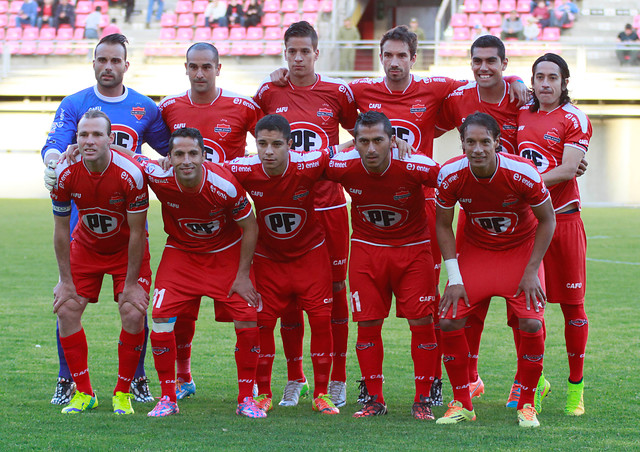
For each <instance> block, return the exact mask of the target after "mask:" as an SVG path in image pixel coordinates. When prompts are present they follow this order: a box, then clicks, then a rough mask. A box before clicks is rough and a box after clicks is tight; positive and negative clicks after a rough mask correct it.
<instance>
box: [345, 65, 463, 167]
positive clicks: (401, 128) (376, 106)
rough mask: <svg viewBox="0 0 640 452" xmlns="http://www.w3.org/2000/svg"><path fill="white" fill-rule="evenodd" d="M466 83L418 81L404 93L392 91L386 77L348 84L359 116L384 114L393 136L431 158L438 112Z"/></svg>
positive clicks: (414, 78) (435, 79)
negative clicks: (369, 113) (370, 112)
mask: <svg viewBox="0 0 640 452" xmlns="http://www.w3.org/2000/svg"><path fill="white" fill-rule="evenodd" d="M465 83H467V82H462V81H457V80H453V79H450V78H447V77H418V76H416V75H413V74H412V75H411V82H410V83H409V86H407V87H406V88H405V89H404V91H391V90H390V89H389V87H388V86H387V84H386V81H385V77H379V78H375V79H371V78H363V79H360V80H355V81H353V82H351V83H350V84H349V86H350V87H351V90H352V91H353V95H354V96H355V99H356V106H357V107H358V110H360V111H361V112H366V111H370V110H375V111H379V112H381V113H384V114H385V115H386V116H387V118H389V120H390V121H391V125H392V126H393V130H394V133H395V135H396V136H397V137H398V138H401V139H403V140H404V141H406V142H407V143H409V144H410V145H411V146H413V147H414V148H415V149H416V151H417V152H418V154H422V155H426V156H427V157H433V137H434V129H435V125H436V119H437V114H438V110H439V109H440V106H441V104H442V102H443V101H444V99H445V98H446V97H447V96H448V95H449V94H450V93H451V92H452V91H453V90H455V89H456V88H458V87H459V86H461V85H464V84H465Z"/></svg>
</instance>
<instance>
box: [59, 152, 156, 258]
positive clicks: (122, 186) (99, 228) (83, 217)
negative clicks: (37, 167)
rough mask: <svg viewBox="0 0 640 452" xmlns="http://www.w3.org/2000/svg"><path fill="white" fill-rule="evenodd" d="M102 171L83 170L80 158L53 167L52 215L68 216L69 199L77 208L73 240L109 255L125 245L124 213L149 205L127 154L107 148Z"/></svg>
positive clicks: (144, 186)
mask: <svg viewBox="0 0 640 452" xmlns="http://www.w3.org/2000/svg"><path fill="white" fill-rule="evenodd" d="M110 154H111V157H110V161H109V165H108V166H107V168H106V169H105V170H104V171H103V172H102V173H93V172H91V171H89V170H88V169H87V167H86V166H85V165H84V163H83V162H82V158H80V159H79V160H78V161H77V162H76V163H73V164H71V165H69V164H68V163H67V162H66V161H64V162H61V163H60V164H59V165H58V166H57V168H56V174H57V175H58V182H57V184H56V187H55V188H54V189H53V191H52V192H51V199H52V200H53V214H54V215H59V216H69V215H70V214H71V200H73V202H74V203H75V204H76V206H77V207H78V217H79V218H78V223H77V225H76V227H75V229H74V230H73V234H72V236H73V240H76V241H77V242H78V243H80V244H82V245H84V246H85V247H87V248H89V249H91V250H92V251H95V252H96V253H100V254H113V253H117V252H120V251H122V250H123V249H126V248H127V247H128V246H129V223H127V213H137V212H144V211H146V210H147V209H148V208H149V191H148V189H147V184H146V182H145V179H144V174H143V171H142V169H141V167H140V165H139V164H138V163H137V162H135V161H134V160H133V159H131V158H130V157H129V156H127V155H124V154H121V153H119V152H117V151H114V150H111V151H110Z"/></svg>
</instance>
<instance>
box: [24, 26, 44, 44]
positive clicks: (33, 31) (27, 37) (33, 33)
mask: <svg viewBox="0 0 640 452" xmlns="http://www.w3.org/2000/svg"><path fill="white" fill-rule="evenodd" d="M39 37H40V30H38V27H25V28H23V29H22V40H23V41H37V40H38V38H39Z"/></svg>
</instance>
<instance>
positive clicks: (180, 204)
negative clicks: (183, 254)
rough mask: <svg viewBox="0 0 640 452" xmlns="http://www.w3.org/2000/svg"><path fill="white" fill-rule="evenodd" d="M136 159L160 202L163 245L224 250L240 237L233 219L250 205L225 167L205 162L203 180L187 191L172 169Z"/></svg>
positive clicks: (243, 214)
mask: <svg viewBox="0 0 640 452" xmlns="http://www.w3.org/2000/svg"><path fill="white" fill-rule="evenodd" d="M137 158H138V159H139V161H140V162H141V163H142V166H143V168H144V171H145V174H146V176H147V180H148V182H149V186H150V187H151V189H152V190H153V191H154V192H155V194H156V196H157V197H158V199H159V200H160V202H161V203H162V219H163V221H164V231H165V232H166V233H167V234H168V235H169V237H167V244H166V246H168V247H173V248H178V249H181V250H183V251H188V252H192V253H208V252H216V251H221V250H223V249H226V248H228V247H230V246H232V245H234V244H235V243H237V242H238V241H239V240H240V239H241V238H242V230H241V229H240V227H239V226H238V225H237V224H236V221H239V220H242V219H243V218H246V217H247V216H248V215H249V214H250V213H251V204H250V203H249V200H248V199H247V193H246V192H245V191H244V189H243V188H242V186H241V185H240V184H239V183H238V181H237V180H236V178H235V177H233V175H232V174H231V173H230V172H229V171H228V170H226V169H224V168H223V167H222V166H220V165H217V164H215V163H211V162H204V163H203V165H202V166H203V167H202V170H203V174H204V177H203V178H202V183H201V184H200V186H199V187H198V188H196V189H193V190H190V189H187V188H185V187H182V186H180V184H179V183H178V181H177V180H176V178H175V176H174V174H173V168H170V169H169V171H164V170H163V169H162V168H161V167H160V166H159V165H158V164H157V162H154V161H151V160H149V159H147V158H146V157H144V156H140V157H137ZM232 220H235V221H232ZM203 277H204V275H203Z"/></svg>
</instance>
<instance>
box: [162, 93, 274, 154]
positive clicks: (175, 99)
mask: <svg viewBox="0 0 640 452" xmlns="http://www.w3.org/2000/svg"><path fill="white" fill-rule="evenodd" d="M158 108H160V112H161V113H162V119H163V120H164V122H165V124H166V125H167V127H168V128H169V130H170V131H171V132H174V131H176V130H178V129H180V128H183V127H194V128H196V129H198V130H199V131H200V133H201V134H202V137H203V138H204V147H205V152H206V155H207V160H209V161H212V162H214V163H221V162H223V161H225V160H232V159H234V158H236V157H244V155H245V148H246V147H247V132H251V133H254V130H255V127H256V122H257V121H258V120H259V119H260V118H261V117H262V111H261V110H260V107H258V105H257V104H256V103H255V102H254V101H253V100H252V99H250V98H248V97H245V96H241V95H239V94H235V93H232V92H231V91H227V90H223V89H222V88H220V92H219V93H218V97H216V98H215V100H214V101H213V102H211V103H210V104H195V103H193V101H192V100H191V91H190V90H189V91H186V92H184V93H182V94H178V95H176V96H168V97H165V98H164V99H163V100H162V102H160V105H159V106H158Z"/></svg>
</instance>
